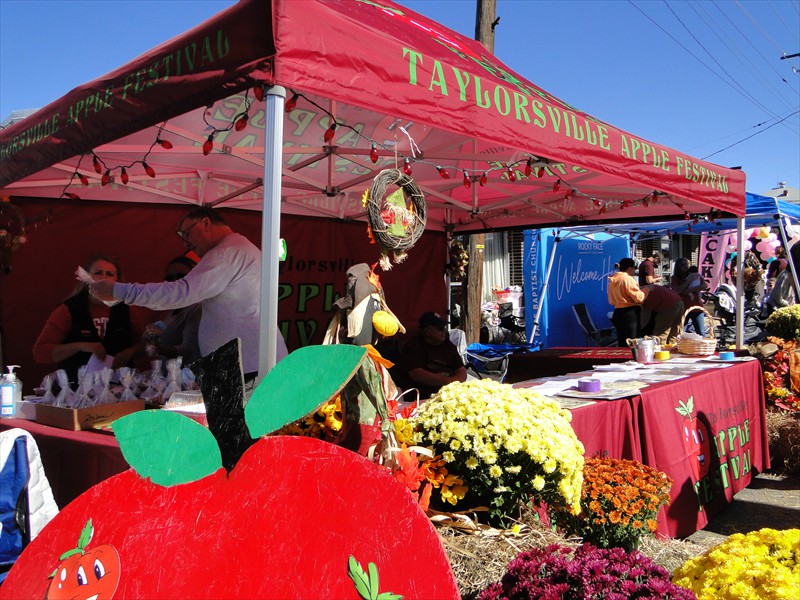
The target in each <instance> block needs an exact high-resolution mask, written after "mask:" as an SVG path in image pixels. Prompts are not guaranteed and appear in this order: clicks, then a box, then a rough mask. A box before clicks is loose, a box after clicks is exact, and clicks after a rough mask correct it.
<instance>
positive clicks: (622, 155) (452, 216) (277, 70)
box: [0, 0, 745, 373]
mask: <svg viewBox="0 0 800 600" xmlns="http://www.w3.org/2000/svg"><path fill="white" fill-rule="evenodd" d="M254 86H255V87H256V88H258V89H257V90H255V89H254ZM264 88H267V90H268V91H267V95H266V98H265V99H264V100H260V99H258V98H260V96H261V94H260V93H258V92H260V90H262V89H264ZM285 90H288V92H286V91H285ZM287 96H288V100H287ZM289 104H296V108H295V109H294V110H292V111H291V112H286V111H285V110H284V108H286V107H287V105H289ZM243 115H247V123H246V126H245V127H244V128H242V129H241V130H238V129H239V128H237V127H233V123H234V122H235V121H237V120H240V119H242V116H243ZM162 140H164V141H169V142H170V144H172V148H171V149H166V148H164V147H163V146H162V145H161V144H160V141H162ZM209 141H210V142H211V143H213V149H212V151H211V152H210V153H209V154H208V155H204V152H203V146H204V145H206V146H207V142H209ZM375 153H377V155H378V158H377V162H376V163H373V162H372V160H371V155H374V154H375ZM95 163H96V164H97V166H96V167H95ZM406 164H407V165H408V167H407V168H409V169H411V172H412V176H413V178H414V180H415V181H416V183H417V184H418V185H419V186H420V187H421V189H422V190H423V192H424V193H425V198H426V202H427V213H428V227H429V228H433V229H438V230H440V231H452V232H473V231H487V230H492V229H508V228H521V227H540V226H547V225H552V224H565V223H570V224H578V223H583V222H606V223H617V222H627V221H643V220H644V221H647V220H654V219H658V220H664V219H665V218H669V217H678V218H680V217H681V216H682V215H684V214H686V213H691V214H697V213H706V212H709V211H710V210H712V209H714V210H720V211H724V212H727V213H732V214H734V215H738V216H741V215H743V214H744V211H745V176H744V173H742V172H741V171H738V170H731V169H727V168H724V167H720V166H718V165H714V164H712V163H708V162H705V161H702V160H699V159H695V158H692V157H690V156H688V155H686V154H684V153H681V152H678V151H676V150H673V149H670V148H666V147H663V146H660V145H658V144H655V143H652V142H649V141H646V140H643V139H641V138H639V137H637V136H634V135H632V134H629V133H627V132H624V131H621V130H619V129H616V128H615V127H613V126H611V125H608V124H606V123H604V122H602V121H600V120H598V119H596V118H594V117H592V116H590V115H587V114H586V113H583V112H581V111H579V110H577V109H575V108H574V107H571V106H570V105H568V104H567V103H565V102H563V101H561V100H559V99H557V98H555V97H553V96H552V95H551V94H548V93H547V92H545V91H544V90H542V89H540V88H538V87H537V86H535V85H534V84H532V83H530V82H529V81H527V80H526V79H524V78H523V77H521V76H520V75H518V74H516V73H514V72H513V71H511V70H510V69H509V68H508V67H506V66H505V65H504V64H503V63H502V62H500V61H499V60H498V59H497V58H496V57H494V56H492V55H491V54H490V53H488V52H487V51H486V50H485V49H484V48H483V47H482V46H481V45H480V44H478V43H477V42H475V41H473V40H469V39H466V38H464V37H463V36H461V35H459V34H457V33H455V32H452V31H450V30H448V29H446V28H444V27H442V26H441V25H438V24H437V23H435V22H433V21H431V20H429V19H427V18H425V17H423V16H421V15H418V14H416V13H414V12H412V11H410V10H408V9H407V8H405V7H401V6H399V5H397V4H394V3H392V2H390V1H389V0H379V1H367V0H303V1H297V0H291V1H289V0H272V2H264V1H259V0H242V1H241V2H239V3H238V4H236V5H234V6H232V7H230V8H229V9H227V10H225V11H223V12H221V13H219V14H218V15H217V16H215V17H214V18H212V19H210V20H208V21H206V22H205V23H203V24H201V25H199V26H198V27H196V28H194V29H192V30H191V31H188V32H186V33H185V34H184V35H181V36H179V37H176V38H173V39H172V40H170V41H168V42H166V43H164V44H162V45H160V46H158V47H157V48H154V49H153V50H152V51H151V52H149V53H147V54H144V55H142V56H140V57H138V58H137V59H135V60H133V61H131V62H130V63H128V64H126V65H123V66H122V67H120V68H119V69H117V70H116V71H114V72H112V73H109V74H108V75H106V76H104V77H101V78H99V79H97V80H95V81H92V82H89V83H87V84H85V85H83V86H80V87H78V88H76V89H75V90H73V91H72V92H70V93H69V94H67V95H66V96H64V97H63V98H61V99H59V100H57V101H56V102H53V103H52V104H50V105H48V106H46V107H45V108H43V109H41V110H40V111H38V112H37V113H35V114H33V115H31V116H30V117H28V118H26V119H24V120H23V121H21V122H19V123H16V124H15V125H12V126H10V127H8V128H6V129H5V130H3V131H0V194H4V195H11V196H20V197H47V198H58V197H70V198H73V199H75V198H80V199H81V200H107V201H137V202H151V203H178V204H190V205H194V204H203V203H205V204H211V205H219V206H224V207H234V208H242V209H253V210H262V211H263V212H264V218H263V223H264V227H263V229H262V239H265V240H266V239H277V238H278V236H279V231H280V214H281V213H284V214H296V215H307V216H317V217H327V218H335V219H342V220H354V219H358V220H363V219H364V218H365V213H366V211H365V209H364V207H363V205H362V202H361V195H362V193H363V192H364V190H365V189H367V188H368V187H369V184H370V183H371V181H372V179H373V177H374V176H375V175H376V173H377V172H378V171H380V170H381V169H384V168H390V167H398V168H403V167H404V165H406ZM123 167H124V170H125V175H124V176H123ZM97 171H99V172H97ZM445 175H447V176H448V177H445ZM104 176H105V178H106V179H108V180H109V181H108V184H107V185H102V183H101V181H102V179H103V177H104ZM82 178H88V182H89V185H88V186H85V185H82V184H81V179H82ZM126 179H127V183H124V181H125V180H126ZM277 199H280V201H277ZM263 248H264V258H265V260H264V273H263V274H264V279H263V281H264V282H266V283H267V285H265V286H262V287H263V291H262V298H263V299H264V307H265V309H266V310H265V311H262V365H263V368H262V373H263V372H266V370H267V368H268V366H271V364H273V362H274V356H272V357H269V356H268V355H269V349H270V348H274V344H273V343H271V341H273V342H274V336H275V330H274V327H272V328H270V327H266V326H265V325H264V324H263V323H274V322H276V319H277V304H276V303H275V302H274V301H271V298H272V296H274V294H273V293H272V292H270V290H274V289H275V288H276V287H277V264H278V260H277V244H272V245H270V244H264V245H263ZM273 352H274V350H273Z"/></svg>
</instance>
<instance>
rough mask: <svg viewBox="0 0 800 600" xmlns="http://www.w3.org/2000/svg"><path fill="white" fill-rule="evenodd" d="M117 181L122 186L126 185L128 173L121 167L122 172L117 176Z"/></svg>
mask: <svg viewBox="0 0 800 600" xmlns="http://www.w3.org/2000/svg"><path fill="white" fill-rule="evenodd" d="M119 179H120V181H122V185H128V172H127V171H126V170H125V167H122V171H121V172H120V174H119Z"/></svg>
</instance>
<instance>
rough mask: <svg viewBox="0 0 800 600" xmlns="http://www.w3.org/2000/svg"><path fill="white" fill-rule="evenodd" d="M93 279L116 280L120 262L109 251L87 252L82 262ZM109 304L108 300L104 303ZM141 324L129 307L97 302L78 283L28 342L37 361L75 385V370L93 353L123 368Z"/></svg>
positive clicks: (135, 349) (137, 345)
mask: <svg viewBox="0 0 800 600" xmlns="http://www.w3.org/2000/svg"><path fill="white" fill-rule="evenodd" d="M84 268H85V269H86V271H87V272H88V273H89V274H90V275H91V276H92V279H94V280H98V279H107V280H111V281H118V280H119V279H120V274H121V270H120V266H119V260H118V259H117V258H116V257H113V256H110V255H108V254H100V253H95V254H92V255H91V256H90V257H89V259H88V260H87V261H86V264H85V265H84ZM109 304H111V303H109ZM142 329H143V327H142V324H141V323H140V322H139V319H138V318H136V317H134V316H132V314H131V310H130V307H129V306H127V305H125V304H122V303H115V304H113V306H109V305H108V304H106V303H104V302H101V301H99V300H97V299H96V298H94V297H93V296H91V295H90V294H89V288H88V286H87V285H86V284H85V283H80V284H78V286H77V287H76V288H75V291H74V292H73V294H72V295H71V296H70V297H69V298H67V299H66V300H64V301H63V302H62V303H61V304H60V305H59V306H58V307H57V308H56V309H55V310H54V311H53V312H52V313H51V314H50V316H49V317H48V319H47V322H46V323H45V324H44V328H43V329H42V332H41V333H40V334H39V338H38V339H37V340H36V343H35V344H34V346H33V358H34V360H36V362H38V363H42V364H51V363H57V364H58V366H59V368H60V369H64V370H65V371H66V372H67V375H68V376H69V381H70V383H71V384H73V385H74V384H76V383H77V375H78V369H79V368H80V367H81V366H82V365H85V364H86V363H87V362H88V361H89V359H90V358H91V356H92V355H93V354H94V355H95V356H96V357H97V358H98V359H99V360H101V361H105V360H106V357H107V356H113V357H114V358H113V361H112V364H111V366H112V368H115V369H116V368H118V367H123V366H127V365H129V364H130V363H131V361H132V359H133V358H134V355H135V354H137V352H138V351H139V350H141V344H140V343H139V340H140V339H141V337H142Z"/></svg>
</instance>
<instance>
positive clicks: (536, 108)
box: [531, 100, 547, 127]
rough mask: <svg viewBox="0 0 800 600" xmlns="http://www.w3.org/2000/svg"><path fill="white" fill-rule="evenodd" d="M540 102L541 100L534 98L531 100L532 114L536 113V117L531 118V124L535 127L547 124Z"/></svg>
mask: <svg viewBox="0 0 800 600" xmlns="http://www.w3.org/2000/svg"><path fill="white" fill-rule="evenodd" d="M543 106H544V104H542V101H541V100H534V101H533V102H531V108H533V114H534V115H536V118H535V119H534V120H533V124H534V125H536V126H537V127H544V126H545V125H547V119H545V116H544V112H542V107H543Z"/></svg>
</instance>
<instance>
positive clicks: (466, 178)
mask: <svg viewBox="0 0 800 600" xmlns="http://www.w3.org/2000/svg"><path fill="white" fill-rule="evenodd" d="M463 183H464V187H465V188H467V189H469V188H471V187H472V180H471V179H470V178H469V173H467V170H466V169H464V181H463Z"/></svg>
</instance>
